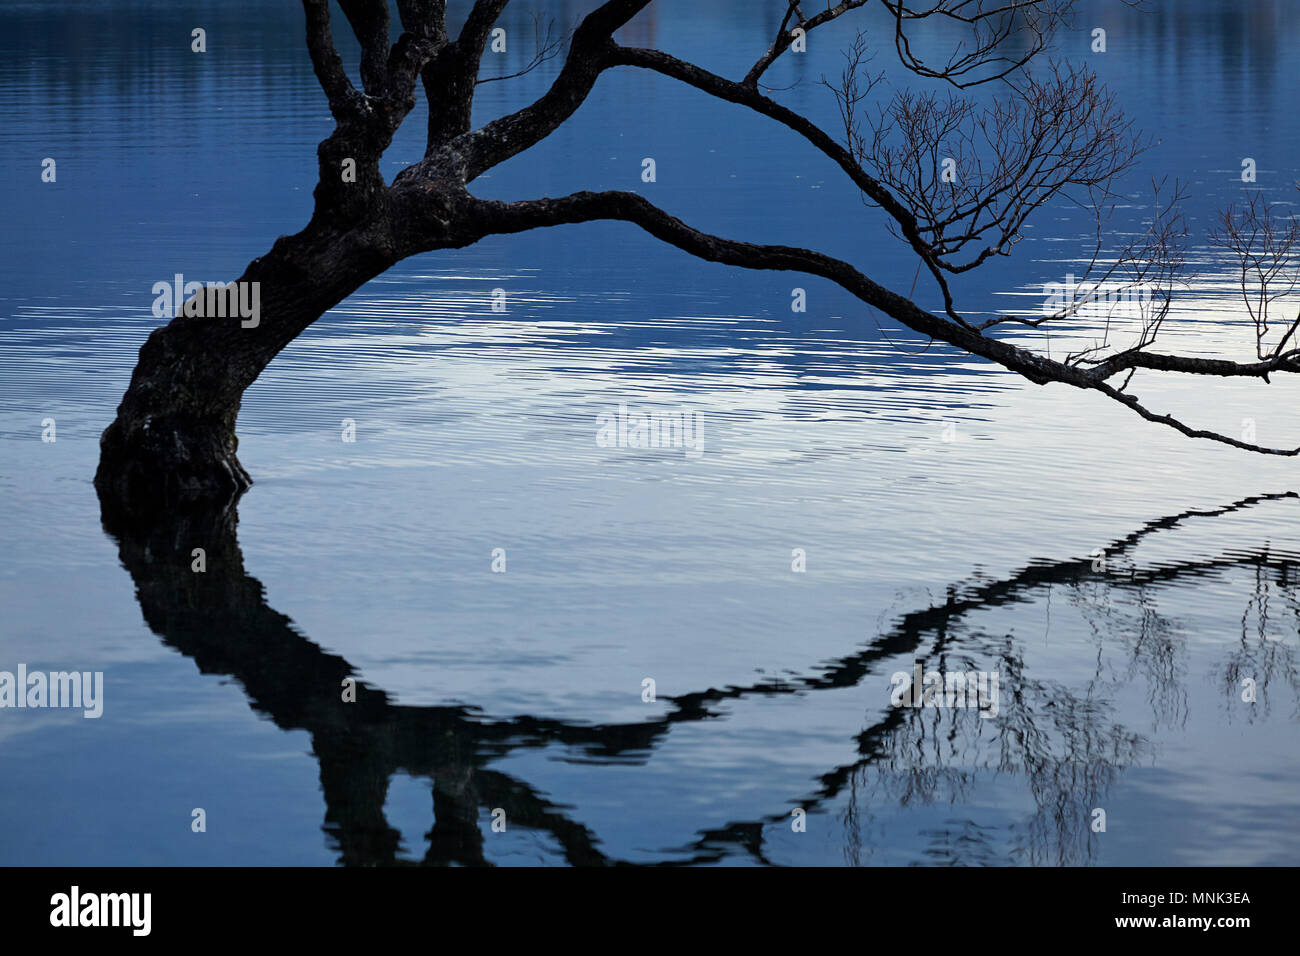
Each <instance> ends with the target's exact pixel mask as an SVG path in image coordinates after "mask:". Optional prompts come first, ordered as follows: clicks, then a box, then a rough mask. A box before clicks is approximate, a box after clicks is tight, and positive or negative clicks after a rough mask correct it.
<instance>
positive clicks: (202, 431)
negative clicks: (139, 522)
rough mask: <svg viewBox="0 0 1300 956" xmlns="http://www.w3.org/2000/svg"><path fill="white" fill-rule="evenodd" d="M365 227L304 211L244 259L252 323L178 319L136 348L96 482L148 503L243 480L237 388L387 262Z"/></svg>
mask: <svg viewBox="0 0 1300 956" xmlns="http://www.w3.org/2000/svg"><path fill="white" fill-rule="evenodd" d="M379 235H381V231H380V230H377V229H374V228H365V227H354V228H352V229H350V230H346V231H344V230H340V229H338V228H337V227H333V226H330V225H328V224H325V223H323V222H322V221H320V220H319V219H317V220H313V222H312V223H311V224H310V225H308V227H307V228H306V229H304V230H303V231H302V232H300V233H298V234H297V235H295V236H291V237H283V236H282V237H281V238H280V239H278V240H277V241H276V242H275V244H274V246H272V248H271V251H270V252H268V253H267V254H266V255H265V256H262V257H261V258H259V259H254V260H253V261H252V262H251V263H249V265H248V268H247V269H246V270H245V271H244V274H243V275H242V276H240V277H239V280H238V281H239V282H241V283H245V282H246V283H254V282H255V283H258V284H259V286H258V288H259V299H260V302H259V305H260V308H259V311H258V316H257V324H256V326H253V325H252V324H251V320H249V322H250V324H249V327H245V326H244V320H241V317H240V316H238V315H234V316H230V317H222V318H218V317H200V316H186V315H185V314H183V312H180V310H178V315H177V316H176V318H174V319H172V321H171V322H169V323H168V324H167V325H166V326H164V327H163V328H160V329H157V330H155V331H154V332H153V333H151V334H150V336H149V338H148V340H147V341H146V342H145V344H144V346H143V347H142V348H141V349H140V357H139V361H138V363H137V364H136V367H135V371H134V373H133V374H132V376H131V383H130V385H129V386H128V388H127V391H126V394H125V395H124V396H123V399H122V403H121V404H120V405H119V406H118V409H117V418H116V419H115V420H114V421H113V423H112V424H111V425H109V426H108V428H107V429H105V431H104V434H103V437H102V438H101V439H100V461H99V469H98V471H97V472H96V473H95V485H96V487H97V488H98V489H99V490H100V491H101V493H103V492H108V493H111V494H113V495H114V496H115V497H117V498H118V499H119V500H122V501H124V502H134V503H135V504H136V505H137V506H143V507H152V506H156V505H160V504H162V503H164V502H166V503H168V504H172V503H175V502H178V501H184V500H192V499H201V498H204V499H210V498H223V497H228V496H230V495H235V494H238V493H240V492H242V491H244V490H245V489H246V488H248V487H249V485H251V484H252V479H251V478H250V477H249V475H248V472H247V471H245V470H244V467H243V465H241V464H240V462H239V458H238V457H237V455H236V449H237V448H238V445H239V441H238V438H236V436H235V423H236V419H237V418H238V415H239V406H240V401H241V399H242V397H243V394H244V390H245V389H246V388H247V387H248V386H249V385H251V384H252V383H253V381H254V380H256V378H257V377H258V375H260V374H261V372H262V370H263V369H264V368H266V366H267V364H268V363H269V362H270V361H271V359H273V358H274V357H275V356H276V354H277V353H279V352H280V350H281V349H283V348H284V347H285V346H286V345H288V344H289V343H290V342H292V341H293V339H294V338H295V337H296V336H298V335H299V333H301V332H302V331H303V330H304V329H305V328H307V326H309V325H311V323H312V322H314V321H315V320H316V319H317V318H318V317H319V316H320V315H322V314H323V313H324V312H325V311H326V310H328V309H329V308H331V307H332V306H334V305H336V304H337V303H339V302H341V301H342V300H343V299H344V298H346V297H347V296H348V295H350V294H351V293H352V292H353V291H355V290H356V289H358V288H359V287H360V286H362V285H363V284H364V283H365V282H367V281H369V280H370V279H371V278H373V277H374V276H376V275H378V274H380V273H381V272H383V271H384V270H385V269H387V268H388V267H389V266H391V265H392V264H393V262H394V261H396V258H395V256H394V254H393V251H392V249H391V247H390V245H389V244H388V243H386V242H384V241H382V240H380V239H378V238H377V237H378V236H379Z"/></svg>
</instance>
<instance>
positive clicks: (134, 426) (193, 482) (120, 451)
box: [95, 411, 253, 512]
mask: <svg viewBox="0 0 1300 956" xmlns="http://www.w3.org/2000/svg"><path fill="white" fill-rule="evenodd" d="M231 417H232V418H233V416H231ZM238 446H239V439H238V438H237V437H236V436H235V429H234V422H233V421H231V422H230V423H225V422H215V423H214V422H198V421H193V420H185V419H183V418H181V417H179V416H176V415H157V416H155V415H145V416H144V417H143V418H141V419H139V420H137V421H133V422H129V423H125V422H124V419H123V413H122V412H121V411H119V413H118V418H117V420H115V421H114V422H113V424H111V425H109V426H108V428H106V429H105V430H104V434H103V437H101V438H100V440H99V447H100V456H99V468H98V470H97V471H96V472H95V488H96V489H97V490H98V491H99V492H100V494H101V496H103V495H109V496H111V497H113V498H116V499H117V500H118V501H120V502H121V503H122V504H123V505H125V506H126V507H127V508H128V509H129V510H130V511H133V512H140V511H149V510H157V509H161V508H167V507H171V506H172V505H174V504H179V503H182V502H186V501H200V500H217V501H220V500H225V499H229V498H231V497H233V496H238V495H240V494H242V493H243V492H244V491H246V490H247V489H248V488H249V487H251V486H252V484H253V479H252V478H251V477H249V474H248V472H247V471H246V470H245V469H244V466H243V465H241V464H240V463H239V458H238V457H237V456H236V454H235V450H236V448H237V447H238Z"/></svg>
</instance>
